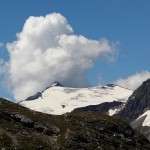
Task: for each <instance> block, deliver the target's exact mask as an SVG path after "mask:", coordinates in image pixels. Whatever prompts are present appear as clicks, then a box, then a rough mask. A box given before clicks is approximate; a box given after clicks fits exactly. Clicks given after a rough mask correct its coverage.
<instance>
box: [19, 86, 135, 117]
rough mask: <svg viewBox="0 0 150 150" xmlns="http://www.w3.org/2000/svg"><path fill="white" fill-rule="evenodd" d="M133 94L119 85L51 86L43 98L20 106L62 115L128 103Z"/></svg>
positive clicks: (22, 103)
mask: <svg viewBox="0 0 150 150" xmlns="http://www.w3.org/2000/svg"><path fill="white" fill-rule="evenodd" d="M132 93H133V91H132V90H129V89H126V88H123V87H120V86H117V85H113V86H112V85H111V86H103V87H91V88H69V87H61V86H51V87H50V88H48V89H46V90H45V91H43V92H42V94H41V97H39V98H37V99H34V100H24V101H21V102H19V104H20V105H23V106H25V107H28V108H30V109H32V110H36V111H40V112H44V113H48V114H55V115H61V114H64V113H67V112H71V111H73V110H74V109H75V108H79V107H85V106H89V105H98V104H101V103H104V102H113V101H122V102H126V101H127V99H128V97H129V96H130V95H131V94H132ZM112 113H113V112H110V114H112Z"/></svg>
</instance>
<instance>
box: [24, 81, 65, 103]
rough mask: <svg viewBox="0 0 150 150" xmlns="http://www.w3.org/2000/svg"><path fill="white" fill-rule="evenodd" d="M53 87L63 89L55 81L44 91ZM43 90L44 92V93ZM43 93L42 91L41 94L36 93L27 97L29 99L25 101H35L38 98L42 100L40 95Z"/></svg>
mask: <svg viewBox="0 0 150 150" xmlns="http://www.w3.org/2000/svg"><path fill="white" fill-rule="evenodd" d="M53 86H60V87H63V85H62V84H60V83H59V82H58V81H55V82H54V83H53V84H52V85H51V86H50V87H47V88H46V89H45V90H47V89H48V88H51V87H53ZM45 90H44V91H45ZM44 91H42V92H37V93H36V94H35V95H33V96H29V97H28V98H27V99H26V101H30V100H35V99H38V98H39V97H41V98H42V93H43V92H44Z"/></svg>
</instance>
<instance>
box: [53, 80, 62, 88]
mask: <svg viewBox="0 0 150 150" xmlns="http://www.w3.org/2000/svg"><path fill="white" fill-rule="evenodd" d="M51 86H52V87H53V86H60V87H63V85H62V84H60V83H59V82H58V81H55V82H54V83H53V84H52V85H51Z"/></svg>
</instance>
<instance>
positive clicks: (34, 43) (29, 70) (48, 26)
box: [7, 13, 116, 100]
mask: <svg viewBox="0 0 150 150" xmlns="http://www.w3.org/2000/svg"><path fill="white" fill-rule="evenodd" d="M7 49H8V51H9V57H10V60H9V62H8V63H9V71H8V72H9V73H8V78H9V80H10V83H11V85H12V90H13V94H14V97H15V99H17V100H22V99H25V98H27V97H28V96H30V95H33V94H35V93H36V92H37V91H41V90H43V89H44V88H45V87H47V86H48V85H50V84H51V83H53V82H54V81H56V80H59V81H60V82H61V83H62V84H63V85H65V86H72V87H86V86H89V81H88V79H87V76H86V74H85V71H86V70H87V69H90V68H91V67H92V66H93V63H94V61H95V60H101V59H106V60H108V61H110V60H113V58H114V56H115V53H116V47H115V43H113V42H109V41H108V40H107V39H105V38H103V39H101V40H98V41H97V40H91V39H87V38H86V37H84V36H82V35H75V34H74V31H73V29H72V27H71V26H70V25H69V23H68V22H67V19H66V18H65V17H64V16H62V15H61V14H59V13H52V14H48V15H46V16H45V17H43V16H40V17H34V16H32V17H29V18H28V19H27V20H26V22H25V24H24V27H23V30H22V32H20V33H17V40H16V41H14V42H12V43H8V44H7Z"/></svg>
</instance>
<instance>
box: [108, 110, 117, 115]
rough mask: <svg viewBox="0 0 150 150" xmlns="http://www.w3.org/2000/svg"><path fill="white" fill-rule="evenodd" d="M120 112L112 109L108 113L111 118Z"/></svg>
mask: <svg viewBox="0 0 150 150" xmlns="http://www.w3.org/2000/svg"><path fill="white" fill-rule="evenodd" d="M117 112H118V109H110V110H109V112H108V115H109V116H113V115H114V114H116V113H117Z"/></svg>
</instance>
